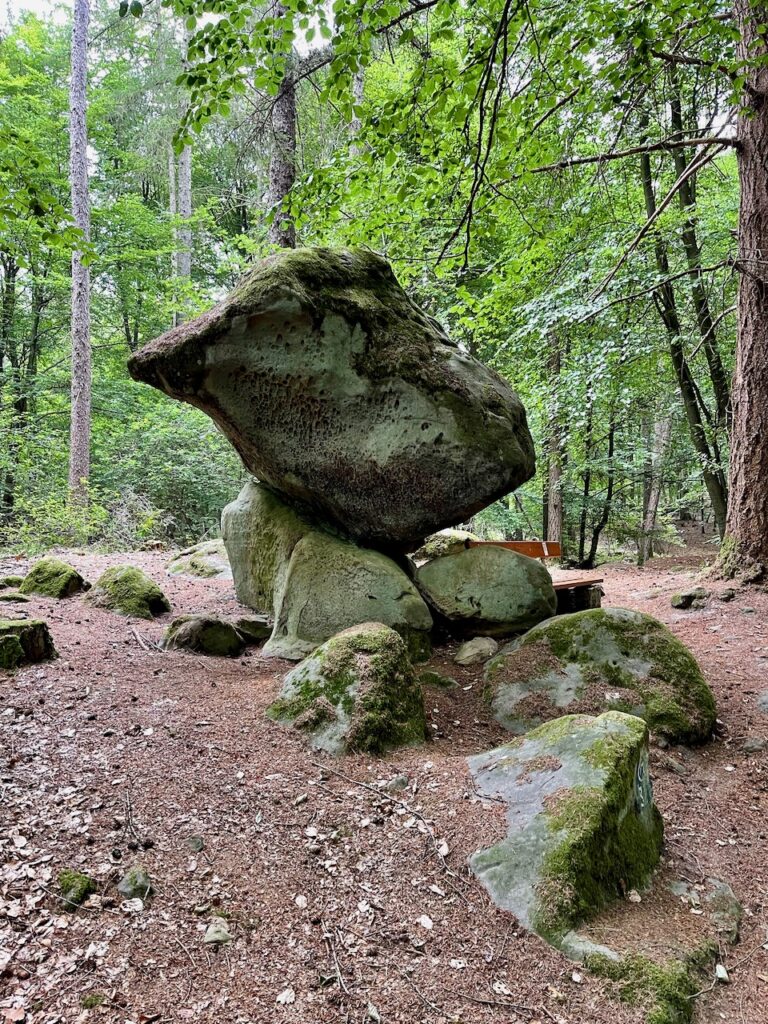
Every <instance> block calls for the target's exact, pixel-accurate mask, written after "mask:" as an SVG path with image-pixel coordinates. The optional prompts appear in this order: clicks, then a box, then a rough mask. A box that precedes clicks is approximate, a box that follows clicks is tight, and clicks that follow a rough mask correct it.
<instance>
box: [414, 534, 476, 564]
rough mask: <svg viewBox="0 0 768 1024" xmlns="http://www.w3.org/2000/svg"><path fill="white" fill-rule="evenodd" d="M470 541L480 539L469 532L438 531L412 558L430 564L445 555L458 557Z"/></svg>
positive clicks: (430, 536)
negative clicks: (434, 559)
mask: <svg viewBox="0 0 768 1024" xmlns="http://www.w3.org/2000/svg"><path fill="white" fill-rule="evenodd" d="M470 540H480V538H479V537H477V536H476V535H475V534H474V533H470V532H469V530H438V532H437V533H432V534H430V535H429V537H427V538H426V540H425V541H424V543H423V544H422V545H421V547H420V548H418V549H417V550H416V551H414V552H413V556H412V557H413V559H414V561H416V562H429V561H431V560H432V559H433V558H441V557H442V556H443V555H456V554H458V553H459V552H460V551H463V550H464V548H465V547H466V546H467V542H468V541H470Z"/></svg>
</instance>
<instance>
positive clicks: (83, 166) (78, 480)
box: [69, 0, 91, 502]
mask: <svg viewBox="0 0 768 1024" xmlns="http://www.w3.org/2000/svg"><path fill="white" fill-rule="evenodd" d="M89 3H90V0H75V10H74V20H73V24H72V74H71V82H70V93H69V171H70V186H71V192H72V215H73V219H74V221H75V225H76V226H77V227H78V228H80V230H81V231H82V233H83V235H84V237H85V240H86V242H87V241H90V235H91V211H90V203H89V199H88V136H87V131H86V123H85V116H86V103H87V100H86V91H85V90H86V82H87V75H88V67H87V57H88V21H89V17H90V10H89ZM90 291H91V283H90V274H89V271H88V267H87V266H85V265H84V263H83V258H82V252H80V251H76V252H73V253H72V328H71V334H72V389H71V420H70V441H69V489H70V493H71V495H72V497H73V499H74V500H76V501H80V502H85V501H87V498H88V475H89V471H90V457H91V311H90V298H91V296H90Z"/></svg>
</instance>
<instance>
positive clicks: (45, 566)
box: [19, 558, 90, 598]
mask: <svg viewBox="0 0 768 1024" xmlns="http://www.w3.org/2000/svg"><path fill="white" fill-rule="evenodd" d="M89 586H90V584H88V583H86V581H85V580H84V579H83V577H82V576H81V575H80V573H79V572H78V571H77V569H73V568H72V566H71V565H67V563H66V562H62V561H60V560H59V559H58V558H41V559H40V561H39V562H36V563H35V564H34V565H33V566H32V568H31V569H30V571H29V572H28V573H27V575H26V576H25V577H24V579H23V580H22V582H21V583H20V584H19V590H20V591H21V593H22V594H40V595H41V596H43V597H55V598H64V597H72V596H73V595H74V594H80V593H82V592H83V591H85V590H87V589H88V588H89Z"/></svg>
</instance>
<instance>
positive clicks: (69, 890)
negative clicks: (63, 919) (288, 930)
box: [59, 870, 96, 910]
mask: <svg viewBox="0 0 768 1024" xmlns="http://www.w3.org/2000/svg"><path fill="white" fill-rule="evenodd" d="M59 891H60V893H61V900H62V903H63V904H64V906H65V907H66V908H67V909H68V910H76V909H77V907H79V906H80V904H81V903H84V902H85V901H86V900H87V899H88V897H89V896H90V895H91V894H92V893H94V892H96V883H95V882H94V880H93V879H92V878H91V877H90V876H89V875H85V874H83V873H82V872H80V871H69V870H66V871H62V872H61V873H60V874H59Z"/></svg>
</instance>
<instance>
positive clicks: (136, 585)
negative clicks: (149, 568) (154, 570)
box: [89, 565, 171, 619]
mask: <svg viewBox="0 0 768 1024" xmlns="http://www.w3.org/2000/svg"><path fill="white" fill-rule="evenodd" d="M89 596H90V599H91V600H92V601H93V603H94V604H95V605H97V606H98V607H99V608H108V609H109V610H110V611H114V612H119V613H120V614H121V615H130V616H134V617H136V618H138V619H153V618H155V616H156V615H162V614H163V613H164V612H169V611H170V610H171V604H170V601H169V600H168V598H167V597H166V596H165V594H164V593H163V592H162V590H161V589H160V587H158V585H157V584H156V583H155V581H154V580H152V579H150V578H149V576H147V574H146V573H145V572H142V571H141V569H137V568H135V566H132V565H115V566H113V567H112V568H111V569H107V570H106V571H105V572H103V573H102V574H101V576H99V578H98V579H97V580H96V585H95V586H94V588H93V590H92V591H91V593H90V595H89Z"/></svg>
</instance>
